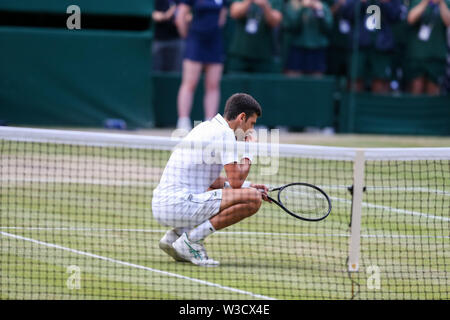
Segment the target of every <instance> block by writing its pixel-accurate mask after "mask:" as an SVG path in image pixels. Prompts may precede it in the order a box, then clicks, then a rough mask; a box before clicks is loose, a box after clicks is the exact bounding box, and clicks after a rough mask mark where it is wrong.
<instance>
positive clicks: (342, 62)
mask: <svg viewBox="0 0 450 320" xmlns="http://www.w3.org/2000/svg"><path fill="white" fill-rule="evenodd" d="M327 2H328V5H329V6H330V10H331V13H332V14H333V28H332V31H331V36H330V47H329V49H328V53H327V67H328V68H327V69H328V72H327V73H329V74H331V75H335V76H345V77H347V76H348V70H349V56H350V55H351V53H352V52H351V50H350V47H351V43H352V39H351V31H352V25H351V23H350V21H349V20H348V19H346V18H345V17H344V16H343V12H345V10H348V9H346V6H348V5H349V4H348V1H347V0H327Z"/></svg>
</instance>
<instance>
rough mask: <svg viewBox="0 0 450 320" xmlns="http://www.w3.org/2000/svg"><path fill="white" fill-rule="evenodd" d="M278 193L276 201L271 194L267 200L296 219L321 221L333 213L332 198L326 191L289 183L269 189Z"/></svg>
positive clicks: (297, 183) (306, 184)
mask: <svg viewBox="0 0 450 320" xmlns="http://www.w3.org/2000/svg"><path fill="white" fill-rule="evenodd" d="M259 190H260V191H263V190H261V189H259ZM276 191H278V196H277V197H276V199H274V197H270V196H269V194H267V198H268V199H269V200H270V201H272V202H273V203H275V204H277V205H278V206H279V207H280V208H281V209H283V210H284V211H286V212H287V213H288V214H290V215H291V216H293V217H294V218H297V219H301V220H305V221H320V220H323V219H325V218H326V217H328V215H329V214H330V212H331V201H330V198H329V197H328V195H327V194H326V193H325V191H323V190H322V189H320V188H319V187H316V186H315V185H312V184H309V183H303V182H296V183H289V184H286V185H284V186H281V187H278V188H273V189H269V191H268V192H269V193H271V192H276Z"/></svg>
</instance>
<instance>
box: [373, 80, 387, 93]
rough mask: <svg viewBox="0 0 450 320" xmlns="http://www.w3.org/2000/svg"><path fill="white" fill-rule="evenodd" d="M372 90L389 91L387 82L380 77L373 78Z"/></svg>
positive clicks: (376, 91)
mask: <svg viewBox="0 0 450 320" xmlns="http://www.w3.org/2000/svg"><path fill="white" fill-rule="evenodd" d="M372 92H373V93H380V94H381V93H388V92H389V82H387V81H385V80H382V79H375V80H373V82H372Z"/></svg>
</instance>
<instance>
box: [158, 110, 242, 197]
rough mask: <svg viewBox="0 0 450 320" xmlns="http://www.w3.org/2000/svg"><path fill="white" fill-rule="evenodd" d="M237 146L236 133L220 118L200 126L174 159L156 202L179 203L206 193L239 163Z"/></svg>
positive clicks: (160, 186)
mask: <svg viewBox="0 0 450 320" xmlns="http://www.w3.org/2000/svg"><path fill="white" fill-rule="evenodd" d="M236 144H237V142H236V137H235V135H234V132H233V130H232V129H231V128H230V126H229V125H228V123H227V122H226V120H225V119H224V118H223V117H222V116H221V115H220V114H217V115H216V116H215V117H214V118H212V119H211V120H209V121H205V122H202V123H201V124H199V125H197V126H196V127H195V128H194V129H192V130H191V132H189V134H188V135H186V137H184V138H183V140H182V143H181V144H180V145H179V146H177V147H176V148H175V150H174V151H173V153H172V155H171V156H170V158H169V161H168V162H167V165H166V167H165V169H164V171H163V174H162V176H161V180H160V182H159V185H158V187H157V188H156V189H155V190H154V191H153V202H154V203H159V204H168V203H178V202H182V201H184V200H185V199H186V197H187V196H188V195H189V194H191V193H194V194H198V193H203V192H206V191H207V189H208V188H209V187H210V186H211V184H212V183H213V182H214V181H215V180H216V179H217V178H218V177H219V176H220V173H221V172H222V170H223V167H224V166H225V165H226V164H229V163H234V162H238V155H237V148H236ZM221 145H222V146H223V147H218V146H221Z"/></svg>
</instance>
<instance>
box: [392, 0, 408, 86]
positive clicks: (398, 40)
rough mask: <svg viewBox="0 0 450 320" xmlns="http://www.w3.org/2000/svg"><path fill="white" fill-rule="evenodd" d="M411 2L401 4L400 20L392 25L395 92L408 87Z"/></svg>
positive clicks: (393, 83) (406, 0)
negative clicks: (407, 57) (407, 61)
mask: <svg viewBox="0 0 450 320" xmlns="http://www.w3.org/2000/svg"><path fill="white" fill-rule="evenodd" d="M409 1H410V0H401V1H400V2H401V3H400V20H399V21H398V22H397V23H395V24H393V25H392V32H393V33H394V39H395V48H394V55H393V59H392V65H391V68H392V78H391V90H392V91H393V92H401V91H404V89H405V88H406V86H407V82H406V81H405V68H406V61H405V60H406V59H405V57H406V55H407V44H408V37H407V35H408V33H409V28H410V27H409V25H408V22H407V17H408V6H409Z"/></svg>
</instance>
